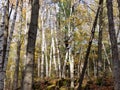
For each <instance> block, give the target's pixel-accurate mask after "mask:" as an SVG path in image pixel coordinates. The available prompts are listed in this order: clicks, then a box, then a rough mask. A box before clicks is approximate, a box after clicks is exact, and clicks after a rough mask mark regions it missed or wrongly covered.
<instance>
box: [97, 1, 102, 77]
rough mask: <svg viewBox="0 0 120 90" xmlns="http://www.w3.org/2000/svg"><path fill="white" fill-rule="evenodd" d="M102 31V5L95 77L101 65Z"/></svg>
mask: <svg viewBox="0 0 120 90" xmlns="http://www.w3.org/2000/svg"><path fill="white" fill-rule="evenodd" d="M102 31H103V3H102V5H101V9H100V14H99V35H98V61H97V77H99V71H100V70H101V68H102V67H101V65H102Z"/></svg>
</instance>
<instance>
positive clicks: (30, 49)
mask: <svg viewBox="0 0 120 90" xmlns="http://www.w3.org/2000/svg"><path fill="white" fill-rule="evenodd" d="M38 14H39V0H33V1H32V13H31V22H30V26H29V31H28V43H27V52H26V56H27V58H26V63H25V69H24V73H23V83H22V84H23V85H22V86H23V87H22V90H32V84H33V66H34V52H35V42H36V35H37V27H38Z"/></svg>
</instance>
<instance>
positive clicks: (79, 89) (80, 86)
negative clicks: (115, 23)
mask: <svg viewBox="0 0 120 90" xmlns="http://www.w3.org/2000/svg"><path fill="white" fill-rule="evenodd" d="M102 3H103V0H99V7H98V9H97V13H96V17H95V21H94V23H93V27H92V30H91V37H90V40H89V44H88V48H87V51H86V55H85V61H84V66H83V68H82V73H81V75H80V79H79V86H78V90H81V89H82V82H83V79H84V75H85V71H86V68H87V64H88V57H89V54H90V49H91V45H92V41H93V38H94V33H95V28H96V25H97V19H98V15H99V11H100V8H101V7H100V6H101V4H102Z"/></svg>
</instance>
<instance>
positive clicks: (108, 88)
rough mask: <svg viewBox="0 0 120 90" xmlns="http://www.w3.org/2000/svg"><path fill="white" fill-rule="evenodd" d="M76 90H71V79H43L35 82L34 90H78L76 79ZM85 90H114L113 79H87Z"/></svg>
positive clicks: (76, 80)
mask: <svg viewBox="0 0 120 90" xmlns="http://www.w3.org/2000/svg"><path fill="white" fill-rule="evenodd" d="M74 84H75V88H74V89H71V88H70V79H69V78H66V79H63V78H62V79H43V80H37V81H35V82H34V85H33V90H77V87H78V79H75V82H74ZM83 90H114V87H113V79H112V77H99V78H98V79H93V80H89V81H88V79H85V80H84V82H83Z"/></svg>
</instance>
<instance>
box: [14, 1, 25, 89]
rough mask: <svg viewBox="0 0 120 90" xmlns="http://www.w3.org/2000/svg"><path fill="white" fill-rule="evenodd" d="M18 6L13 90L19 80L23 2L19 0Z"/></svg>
mask: <svg viewBox="0 0 120 90" xmlns="http://www.w3.org/2000/svg"><path fill="white" fill-rule="evenodd" d="M20 2H21V4H20V5H21V6H20V29H19V30H18V34H19V37H18V41H17V55H16V60H15V64H16V65H15V72H14V77H13V90H16V89H17V88H18V78H19V63H20V51H21V30H22V8H23V1H22V0H21V1H20Z"/></svg>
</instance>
